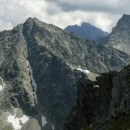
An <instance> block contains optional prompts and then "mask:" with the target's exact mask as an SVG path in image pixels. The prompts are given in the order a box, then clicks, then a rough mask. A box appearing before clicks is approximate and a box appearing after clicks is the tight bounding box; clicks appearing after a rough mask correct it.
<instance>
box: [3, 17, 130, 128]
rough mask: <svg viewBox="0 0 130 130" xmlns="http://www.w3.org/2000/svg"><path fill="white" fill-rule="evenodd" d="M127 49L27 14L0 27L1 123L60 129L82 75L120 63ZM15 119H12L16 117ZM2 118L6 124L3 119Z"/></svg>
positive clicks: (16, 126) (20, 126)
mask: <svg viewBox="0 0 130 130" xmlns="http://www.w3.org/2000/svg"><path fill="white" fill-rule="evenodd" d="M128 62H129V55H127V54H125V53H123V52H121V51H118V50H116V49H112V48H109V47H105V46H103V45H97V44H96V43H93V42H91V41H88V40H83V39H81V38H79V37H77V36H75V35H73V34H71V33H68V32H66V31H64V30H62V29H60V28H58V27H56V26H54V25H49V24H46V23H43V22H40V21H39V20H38V19H36V18H29V19H28V20H27V21H26V22H25V23H24V24H21V25H18V26H17V27H15V28H13V29H12V30H10V31H4V32H1V33H0V97H1V98H0V127H1V126H2V128H1V129H3V130H5V129H6V130H7V128H8V127H9V129H11V130H12V129H13V130H36V129H37V130H41V129H44V130H48V129H49V130H53V129H55V130H62V127H63V124H64V122H65V120H66V118H67V116H68V114H69V110H70V109H71V107H72V106H73V105H74V104H75V102H76V97H77V86H75V85H74V84H75V82H76V81H77V80H78V78H79V77H81V72H84V73H85V74H86V77H87V76H89V77H91V78H93V77H94V74H93V73H91V71H92V72H96V73H99V72H104V71H109V70H113V69H120V68H122V66H124V65H126V64H128ZM14 122H16V123H14ZM3 124H4V125H3Z"/></svg>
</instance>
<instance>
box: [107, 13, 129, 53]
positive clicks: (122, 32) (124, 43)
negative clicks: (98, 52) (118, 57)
mask: <svg viewBox="0 0 130 130" xmlns="http://www.w3.org/2000/svg"><path fill="white" fill-rule="evenodd" d="M106 44H107V45H108V46H112V47H113V48H116V49H118V50H121V51H123V52H125V53H127V54H129V55H130V15H123V16H122V18H121V19H120V20H119V21H118V23H117V25H116V27H114V28H113V30H112V33H110V35H109V36H108V40H107V42H106Z"/></svg>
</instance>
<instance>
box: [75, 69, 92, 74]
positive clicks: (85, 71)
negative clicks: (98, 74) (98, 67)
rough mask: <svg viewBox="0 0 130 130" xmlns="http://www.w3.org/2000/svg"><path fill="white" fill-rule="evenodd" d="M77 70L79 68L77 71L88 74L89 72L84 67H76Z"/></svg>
mask: <svg viewBox="0 0 130 130" xmlns="http://www.w3.org/2000/svg"><path fill="white" fill-rule="evenodd" d="M77 70H79V71H81V72H83V73H85V74H88V73H89V70H87V69H86V70H84V69H81V68H77Z"/></svg>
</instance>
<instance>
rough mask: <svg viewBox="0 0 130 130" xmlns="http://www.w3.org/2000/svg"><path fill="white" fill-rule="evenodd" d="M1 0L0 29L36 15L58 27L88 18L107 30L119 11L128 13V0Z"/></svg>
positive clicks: (113, 24) (117, 16) (84, 20)
mask: <svg viewBox="0 0 130 130" xmlns="http://www.w3.org/2000/svg"><path fill="white" fill-rule="evenodd" d="M0 3H1V4H0V10H1V12H0V30H4V29H11V28H12V27H13V26H16V25H17V24H20V23H23V22H24V21H25V20H26V19H27V18H28V17H37V18H38V19H40V20H42V21H44V22H47V23H51V24H55V25H57V26H59V27H61V28H64V27H66V26H67V25H72V24H81V22H89V23H91V24H93V25H95V26H97V27H100V28H101V29H103V30H105V31H110V30H111V28H112V27H113V26H115V24H116V22H117V21H118V19H119V18H120V17H121V15H122V14H124V13H130V9H129V4H130V2H129V0H125V1H122V0H105V1H101V0H74V1H70V0H35V1H34V0H0Z"/></svg>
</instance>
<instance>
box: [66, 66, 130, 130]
mask: <svg viewBox="0 0 130 130" xmlns="http://www.w3.org/2000/svg"><path fill="white" fill-rule="evenodd" d="M129 73H130V66H126V67H125V68H124V69H123V70H122V71H120V72H114V71H113V72H109V73H104V74H102V75H101V76H99V77H97V80H96V81H90V80H88V79H85V78H83V79H81V81H79V82H78V99H77V105H76V106H75V107H74V108H73V109H72V111H71V113H70V117H69V118H68V122H67V123H66V124H65V130H80V129H83V130H117V129H121V130H127V129H128V128H130V125H129V123H130V117H129V114H130V89H129V88H130V79H129V75H130V74H129Z"/></svg>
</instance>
